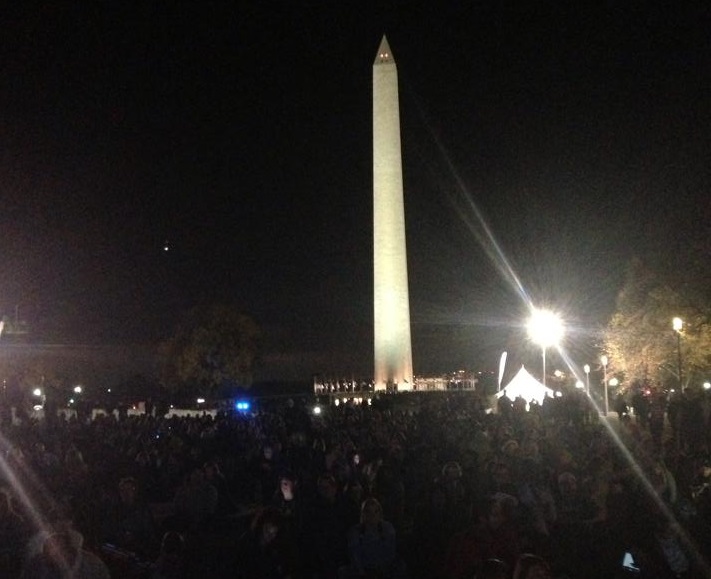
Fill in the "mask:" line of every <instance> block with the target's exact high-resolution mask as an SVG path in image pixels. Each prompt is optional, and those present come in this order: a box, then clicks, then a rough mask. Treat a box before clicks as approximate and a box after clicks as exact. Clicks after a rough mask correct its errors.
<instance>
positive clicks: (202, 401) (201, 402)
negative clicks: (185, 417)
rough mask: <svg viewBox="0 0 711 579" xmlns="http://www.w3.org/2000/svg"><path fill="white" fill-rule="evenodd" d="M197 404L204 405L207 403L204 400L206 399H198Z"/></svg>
mask: <svg viewBox="0 0 711 579" xmlns="http://www.w3.org/2000/svg"><path fill="white" fill-rule="evenodd" d="M197 403H198V404H204V403H205V399H204V398H198V399H197Z"/></svg>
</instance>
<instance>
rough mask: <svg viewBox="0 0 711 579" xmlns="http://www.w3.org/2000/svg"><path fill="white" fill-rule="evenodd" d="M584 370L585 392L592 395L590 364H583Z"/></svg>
mask: <svg viewBox="0 0 711 579" xmlns="http://www.w3.org/2000/svg"><path fill="white" fill-rule="evenodd" d="M583 372H585V392H586V393H587V395H588V396H590V364H585V366H583Z"/></svg>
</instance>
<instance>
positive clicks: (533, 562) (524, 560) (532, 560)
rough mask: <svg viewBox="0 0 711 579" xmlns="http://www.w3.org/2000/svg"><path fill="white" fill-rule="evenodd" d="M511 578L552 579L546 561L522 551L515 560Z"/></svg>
mask: <svg viewBox="0 0 711 579" xmlns="http://www.w3.org/2000/svg"><path fill="white" fill-rule="evenodd" d="M513 579H553V575H552V574H551V568H550V565H548V562H547V561H546V560H545V559H543V558H542V557H539V556H538V555H534V554H532V553H523V554H522V555H520V556H519V558H518V559H517V560H516V566H515V567H514V572H513Z"/></svg>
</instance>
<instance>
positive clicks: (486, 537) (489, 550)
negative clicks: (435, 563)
mask: <svg viewBox="0 0 711 579" xmlns="http://www.w3.org/2000/svg"><path fill="white" fill-rule="evenodd" d="M517 509H518V501H517V499H516V498H515V497H513V496H511V495H505V494H503V493H498V494H495V495H490V496H488V497H486V498H485V499H483V500H482V501H480V503H479V504H478V505H477V507H476V515H475V519H474V520H473V521H472V523H471V524H470V526H469V528H467V529H466V530H465V531H463V532H461V533H458V534H457V535H455V536H454V537H453V538H452V540H451V541H450V543H449V546H448V548H447V557H446V560H445V564H444V570H445V572H444V576H445V577H447V578H448V579H464V578H467V577H469V576H470V575H471V574H472V573H473V572H475V571H476V569H477V568H479V567H480V566H481V565H482V564H483V562H484V561H486V560H487V559H499V560H501V561H504V562H505V563H506V564H507V565H508V566H509V568H511V569H512V568H513V566H514V563H515V562H516V559H517V558H518V556H519V554H520V553H521V549H522V547H521V543H522V538H521V533H520V530H519V527H518V524H517V521H516V517H517Z"/></svg>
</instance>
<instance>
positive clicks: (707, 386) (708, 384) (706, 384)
mask: <svg viewBox="0 0 711 579" xmlns="http://www.w3.org/2000/svg"><path fill="white" fill-rule="evenodd" d="M709 389H711V382H704V390H709Z"/></svg>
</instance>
